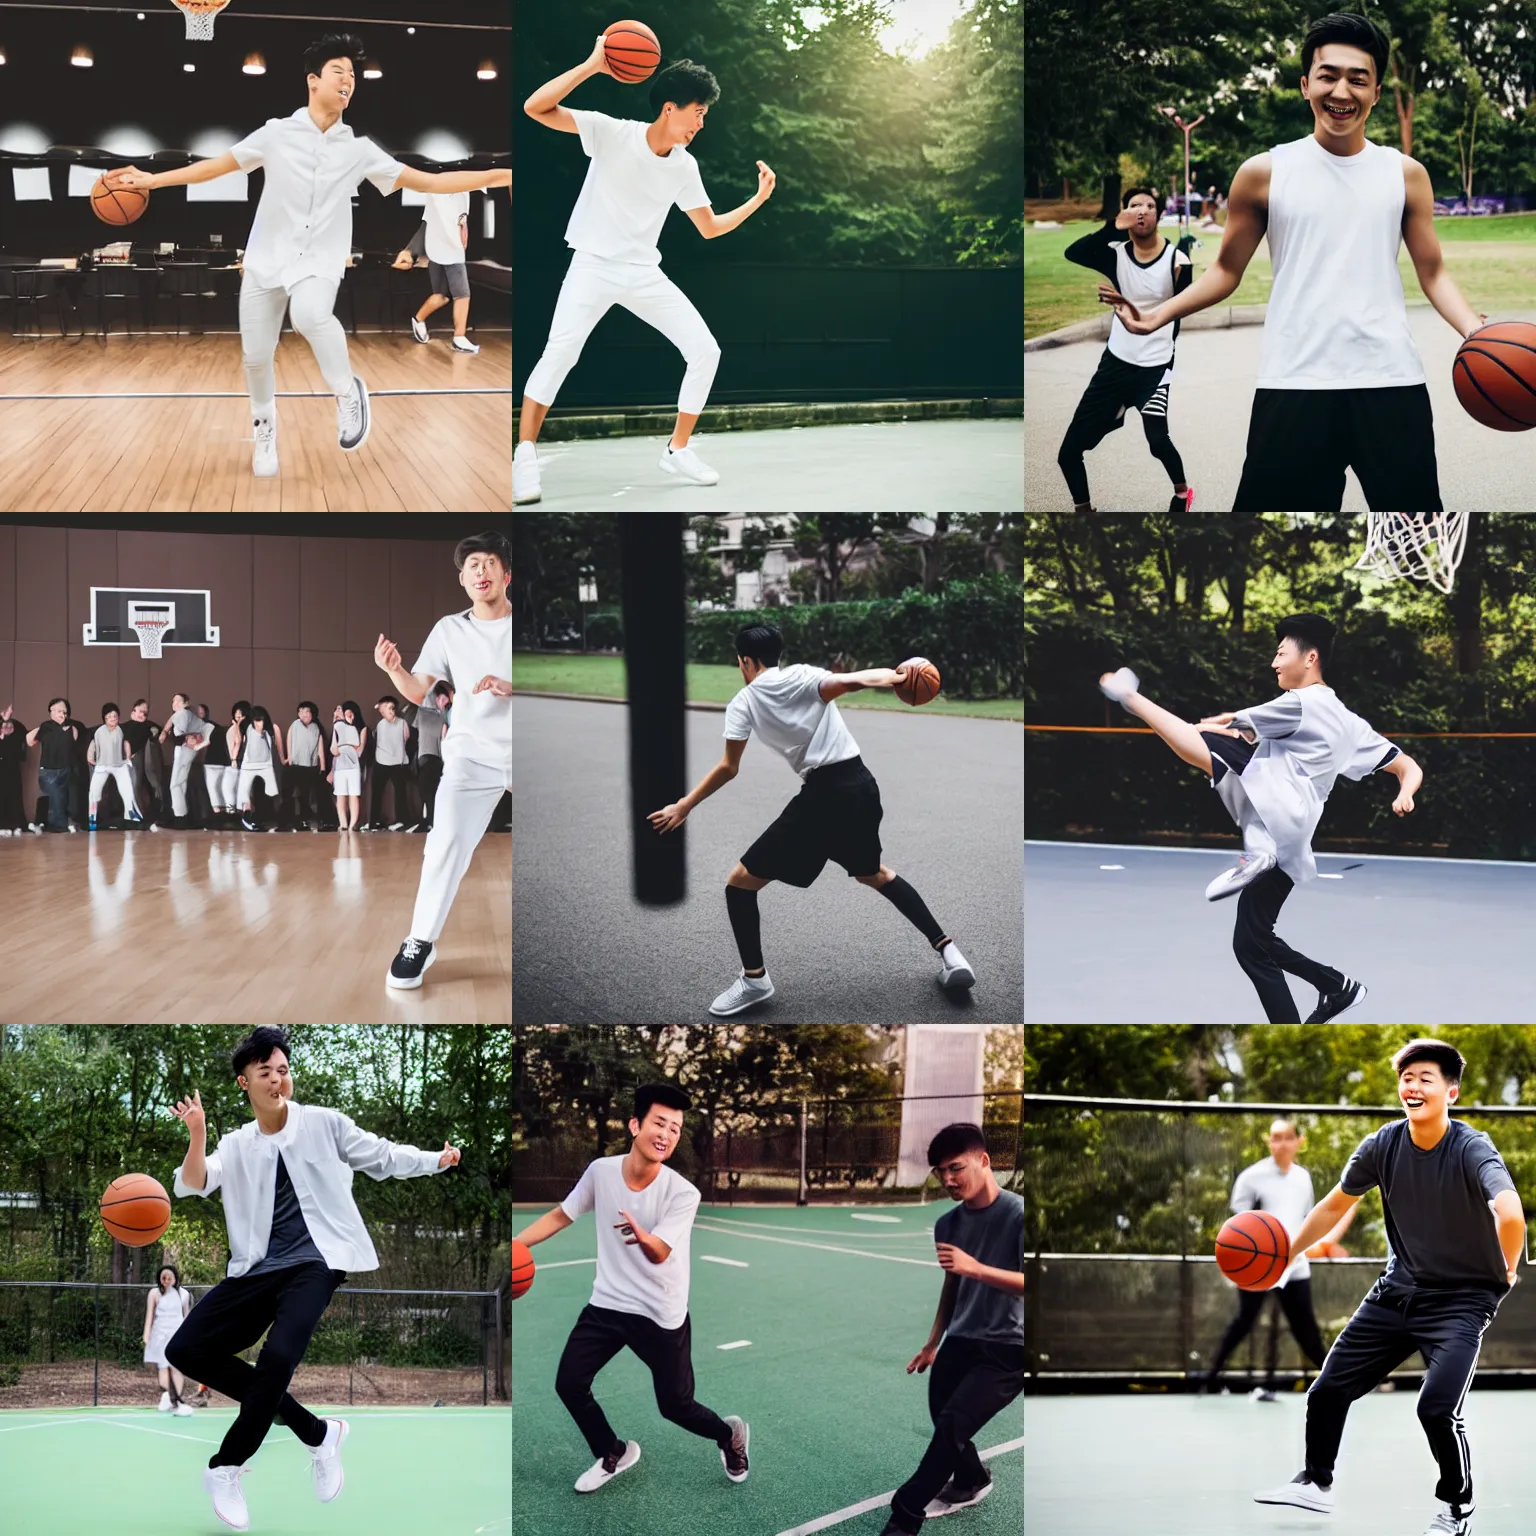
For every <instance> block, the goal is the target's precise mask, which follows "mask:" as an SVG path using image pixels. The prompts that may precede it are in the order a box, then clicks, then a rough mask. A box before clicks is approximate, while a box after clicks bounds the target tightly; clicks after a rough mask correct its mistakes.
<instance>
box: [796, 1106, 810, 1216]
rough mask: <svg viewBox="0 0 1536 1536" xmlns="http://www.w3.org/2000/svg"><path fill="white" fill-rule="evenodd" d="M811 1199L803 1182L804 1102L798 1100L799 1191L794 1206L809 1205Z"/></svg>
mask: <svg viewBox="0 0 1536 1536" xmlns="http://www.w3.org/2000/svg"><path fill="white" fill-rule="evenodd" d="M810 1203H811V1197H810V1193H809V1190H808V1188H807V1186H806V1182H805V1100H804V1099H801V1100H800V1191H799V1194H798V1196H797V1197H796V1199H795V1204H796V1205H809V1204H810Z"/></svg>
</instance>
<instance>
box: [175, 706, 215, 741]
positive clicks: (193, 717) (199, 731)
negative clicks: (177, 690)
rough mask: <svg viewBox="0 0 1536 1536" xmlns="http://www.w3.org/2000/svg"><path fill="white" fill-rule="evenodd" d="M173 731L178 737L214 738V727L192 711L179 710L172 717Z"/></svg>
mask: <svg viewBox="0 0 1536 1536" xmlns="http://www.w3.org/2000/svg"><path fill="white" fill-rule="evenodd" d="M171 730H172V731H173V732H175V734H176V735H178V736H212V735H213V727H212V726H211V725H210V724H209V723H208V722H207V721H206V720H204V719H203V717H202V716H201V715H199V714H197V713H196V712H195V711H193V710H190V709H178V710H177V711H176V713H175V714H174V715H172V716H171Z"/></svg>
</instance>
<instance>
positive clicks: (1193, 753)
mask: <svg viewBox="0 0 1536 1536" xmlns="http://www.w3.org/2000/svg"><path fill="white" fill-rule="evenodd" d="M1121 702H1122V703H1123V704H1124V705H1125V707H1126V709H1127V710H1129V711H1130V713H1131V714H1133V715H1135V716H1136V718H1137V719H1138V720H1142V721H1145V722H1146V724H1148V725H1150V726H1151V727H1152V729H1153V730H1154V731H1156V732H1157V734H1158V735H1159V736H1161V737H1162V738H1163V740H1164V741H1166V742H1167V743H1168V745H1169V746H1170V747H1172V748H1173V750H1174V751H1175V752H1177V753H1178V755H1179V756H1180V757H1182V758H1183V759H1184V761H1185V762H1186V763H1188V764H1189V765H1190V767H1191V768H1198V769H1199V770H1200V771H1201V772H1202V773H1203V774H1205V776H1206V777H1207V778H1209V777H1210V774H1211V749H1210V747H1209V746H1207V745H1206V741H1205V738H1204V737H1203V736H1202V735H1201V734H1200V727H1199V726H1197V725H1192V724H1191V723H1190V722H1189V721H1188V720H1181V719H1180V718H1179V717H1178V716H1177V715H1176V714H1174V713H1173V712H1172V711H1171V710H1167V709H1164V708H1163V707H1162V705H1161V704H1154V703H1153V702H1152V700H1151V699H1149V698H1146V697H1144V696H1143V695H1142V694H1139V693H1128V694H1126V696H1125V698H1124V699H1123V700H1122V701H1121Z"/></svg>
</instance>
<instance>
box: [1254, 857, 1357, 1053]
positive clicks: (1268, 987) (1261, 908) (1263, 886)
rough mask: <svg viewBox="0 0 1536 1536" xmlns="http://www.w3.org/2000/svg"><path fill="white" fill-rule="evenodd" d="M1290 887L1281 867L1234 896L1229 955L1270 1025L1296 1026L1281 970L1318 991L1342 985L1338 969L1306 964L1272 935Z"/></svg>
mask: <svg viewBox="0 0 1536 1536" xmlns="http://www.w3.org/2000/svg"><path fill="white" fill-rule="evenodd" d="M1294 889H1295V887H1294V885H1293V884H1292V881H1291V877H1290V876H1289V875H1288V874H1286V872H1285V871H1284V870H1283V869H1270V870H1266V871H1265V872H1264V873H1263V874H1262V875H1260V876H1259V877H1258V879H1257V880H1254V881H1252V882H1250V883H1249V884H1248V885H1245V886H1244V887H1243V889H1242V890H1241V891H1240V892H1239V893H1238V897H1237V919H1236V922H1235V923H1234V925H1233V929H1232V952H1233V953H1234V954H1235V955H1236V956H1237V963H1238V964H1239V965H1240V966H1242V968H1243V970H1244V971H1245V972H1247V975H1248V979H1249V980H1250V981H1251V982H1252V983H1253V986H1254V990H1255V991H1256V992H1257V993H1258V994H1259V1001H1260V1002H1261V1003H1263V1005H1264V1014H1265V1017H1266V1018H1267V1019H1268V1020H1269V1022H1270V1023H1271V1024H1298V1023H1300V1022H1301V1016H1300V1014H1299V1013H1298V1011H1297V1008H1296V1000H1295V998H1293V997H1292V996H1291V989H1290V986H1289V985H1288V984H1287V982H1286V979H1285V973H1286V972H1287V971H1289V972H1290V973H1291V975H1293V976H1300V977H1301V978H1302V980H1303V981H1308V982H1310V983H1311V984H1312V985H1313V986H1314V987H1316V988H1317V990H1318V991H1319V992H1337V991H1339V990H1340V989H1341V988H1342V987H1343V986H1344V981H1345V977H1344V973H1343V972H1342V971H1338V970H1335V969H1334V968H1333V967H1332V966H1331V965H1323V964H1321V963H1320V962H1319V961H1316V960H1309V959H1308V958H1307V957H1306V956H1305V955H1303V954H1300V953H1298V952H1297V951H1296V950H1294V949H1292V948H1291V946H1290V945H1289V944H1287V943H1286V942H1285V940H1284V939H1282V938H1280V936H1279V935H1278V934H1276V932H1275V923H1276V922H1277V921H1278V919H1279V917H1280V908H1281V907H1282V906H1284V905H1285V899H1286V897H1287V896H1289V895H1290V894H1291V892H1292V890H1294Z"/></svg>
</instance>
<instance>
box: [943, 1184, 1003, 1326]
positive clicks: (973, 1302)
mask: <svg viewBox="0 0 1536 1536" xmlns="http://www.w3.org/2000/svg"><path fill="white" fill-rule="evenodd" d="M933 1240H934V1242H936V1243H953V1244H954V1245H955V1247H957V1248H959V1249H961V1250H963V1251H964V1252H966V1253H968V1254H970V1256H971V1257H972V1258H973V1259H975V1260H976V1261H977V1262H978V1263H980V1264H986V1265H989V1266H990V1267H991V1268H993V1269H1012V1270H1017V1271H1019V1272H1020V1273H1022V1272H1023V1269H1024V1197H1023V1196H1022V1195H1016V1194H1014V1193H1013V1192H1012V1191H1011V1190H1007V1189H1000V1190H998V1192H997V1199H996V1200H994V1201H993V1202H992V1204H991V1205H989V1206H985V1207H984V1208H983V1209H981V1210H979V1211H973V1210H972V1209H971V1208H970V1207H969V1206H968V1205H957V1206H956V1207H955V1208H954V1209H953V1210H952V1211H945V1213H944V1214H943V1215H942V1216H940V1217H939V1219H938V1220H937V1221H936V1222H934V1224H933ZM945 1332H946V1334H948V1335H952V1336H953V1337H955V1338H960V1339H984V1340H986V1341H987V1342H988V1343H990V1344H1019V1345H1022V1344H1023V1342H1024V1298H1023V1297H1022V1296H1010V1295H1009V1294H1008V1293H1007V1292H1006V1291H1000V1290H998V1288H997V1287H996V1286H995V1285H983V1284H982V1283H981V1281H980V1280H961V1281H960V1294H959V1295H958V1296H957V1297H956V1298H955V1310H954V1312H953V1313H952V1314H951V1316H950V1319H949V1327H948V1328H947V1329H946V1330H945Z"/></svg>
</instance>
